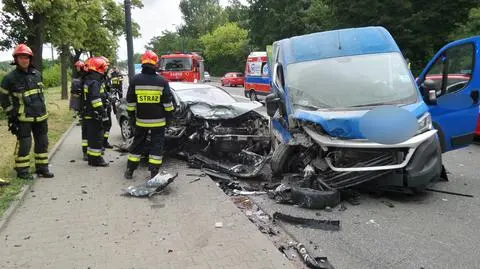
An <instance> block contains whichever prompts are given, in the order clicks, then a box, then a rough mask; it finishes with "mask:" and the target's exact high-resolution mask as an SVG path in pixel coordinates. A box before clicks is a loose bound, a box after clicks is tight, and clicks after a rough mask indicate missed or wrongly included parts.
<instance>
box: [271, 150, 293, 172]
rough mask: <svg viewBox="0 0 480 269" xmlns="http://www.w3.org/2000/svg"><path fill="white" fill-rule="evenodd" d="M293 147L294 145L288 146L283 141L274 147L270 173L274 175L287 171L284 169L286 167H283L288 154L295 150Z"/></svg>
mask: <svg viewBox="0 0 480 269" xmlns="http://www.w3.org/2000/svg"><path fill="white" fill-rule="evenodd" d="M295 149H296V148H295V146H290V145H286V144H283V143H280V144H279V145H278V146H277V147H276V148H275V150H274V151H273V155H272V160H271V163H270V167H271V169H272V174H273V175H274V176H281V175H282V174H283V173H285V172H288V171H286V170H287V169H286V167H285V164H286V163H287V161H288V158H289V157H290V155H292V153H293V152H295Z"/></svg>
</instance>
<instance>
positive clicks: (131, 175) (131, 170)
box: [123, 168, 134, 179]
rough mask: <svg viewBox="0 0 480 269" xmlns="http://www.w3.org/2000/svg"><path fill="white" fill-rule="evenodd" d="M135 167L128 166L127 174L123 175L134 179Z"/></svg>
mask: <svg viewBox="0 0 480 269" xmlns="http://www.w3.org/2000/svg"><path fill="white" fill-rule="evenodd" d="M133 171H134V170H133V169H129V168H127V171H125V174H124V175H123V176H124V177H125V179H132V178H133Z"/></svg>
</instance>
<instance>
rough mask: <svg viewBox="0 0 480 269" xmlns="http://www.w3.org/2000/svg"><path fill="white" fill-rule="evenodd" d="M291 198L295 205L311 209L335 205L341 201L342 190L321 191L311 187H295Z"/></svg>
mask: <svg viewBox="0 0 480 269" xmlns="http://www.w3.org/2000/svg"><path fill="white" fill-rule="evenodd" d="M290 195H291V200H292V202H293V203H294V204H295V205H298V206H300V207H303V208H310V209H325V207H327V206H328V207H335V206H337V205H338V204H339V203H340V192H339V191H337V190H330V191H320V190H315V189H310V188H300V187H293V188H292V190H291V193H290Z"/></svg>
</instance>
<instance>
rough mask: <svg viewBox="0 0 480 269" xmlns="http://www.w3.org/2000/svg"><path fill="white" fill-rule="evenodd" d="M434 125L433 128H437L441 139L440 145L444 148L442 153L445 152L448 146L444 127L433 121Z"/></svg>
mask: <svg viewBox="0 0 480 269" xmlns="http://www.w3.org/2000/svg"><path fill="white" fill-rule="evenodd" d="M432 125H433V128H435V130H437V133H438V139H439V140H440V147H441V149H442V153H444V152H445V148H446V145H445V133H444V132H443V130H442V127H441V126H440V125H439V124H438V123H436V122H432Z"/></svg>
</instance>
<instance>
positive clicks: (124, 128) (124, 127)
mask: <svg viewBox="0 0 480 269" xmlns="http://www.w3.org/2000/svg"><path fill="white" fill-rule="evenodd" d="M120 131H121V133H122V137H123V139H128V138H131V137H132V132H133V130H132V127H131V126H130V122H128V119H127V118H125V117H122V118H121V119H120Z"/></svg>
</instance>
